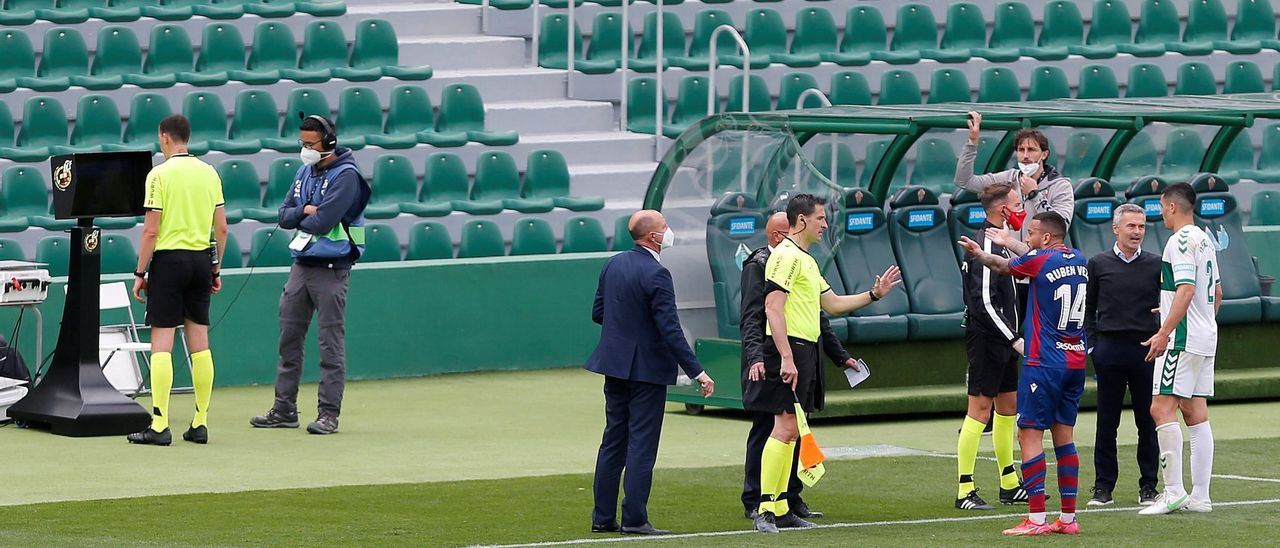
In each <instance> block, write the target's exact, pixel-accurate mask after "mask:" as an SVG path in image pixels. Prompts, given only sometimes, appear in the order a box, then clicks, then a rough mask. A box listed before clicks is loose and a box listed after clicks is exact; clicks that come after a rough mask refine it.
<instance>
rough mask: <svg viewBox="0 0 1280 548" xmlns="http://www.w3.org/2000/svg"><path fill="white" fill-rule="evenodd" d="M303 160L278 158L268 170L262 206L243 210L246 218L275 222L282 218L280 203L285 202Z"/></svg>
mask: <svg viewBox="0 0 1280 548" xmlns="http://www.w3.org/2000/svg"><path fill="white" fill-rule="evenodd" d="M299 167H302V162H301V161H299V160H298V159H297V158H276V159H275V160H272V161H271V167H270V168H268V170H269V171H268V172H267V192H266V193H265V194H263V195H262V206H261V207H257V208H250V209H245V210H243V215H244V217H245V218H246V219H253V220H255V221H258V222H263V223H272V224H275V223H276V221H277V220H279V218H280V214H279V210H280V204H282V203H284V198H285V196H286V195H287V194H288V193H289V189H291V188H293V183H294V180H295V176H296V175H297V174H298V168H299Z"/></svg>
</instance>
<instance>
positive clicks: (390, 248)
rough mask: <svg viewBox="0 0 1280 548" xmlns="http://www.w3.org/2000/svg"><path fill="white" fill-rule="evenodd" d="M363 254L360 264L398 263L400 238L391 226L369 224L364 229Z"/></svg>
mask: <svg viewBox="0 0 1280 548" xmlns="http://www.w3.org/2000/svg"><path fill="white" fill-rule="evenodd" d="M364 235H365V237H364V253H363V254H361V255H360V262H363V263H381V262H389V261H390V262H394V261H399V260H400V257H401V253H400V237H399V236H396V231H395V230H394V229H392V228H391V225H387V224H382V223H369V224H367V225H365V227H364Z"/></svg>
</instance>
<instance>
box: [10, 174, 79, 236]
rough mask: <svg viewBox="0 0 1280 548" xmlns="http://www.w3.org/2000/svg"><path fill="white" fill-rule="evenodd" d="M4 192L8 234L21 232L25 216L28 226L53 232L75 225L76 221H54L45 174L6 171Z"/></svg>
mask: <svg viewBox="0 0 1280 548" xmlns="http://www.w3.org/2000/svg"><path fill="white" fill-rule="evenodd" d="M0 191H2V192H3V194H4V203H5V209H6V215H5V223H6V226H5V229H6V230H8V231H17V230H21V228H17V227H19V226H21V223H19V222H18V219H19V218H24V217H25V219H26V226H34V227H40V228H47V229H49V230H66V229H68V228H71V226H72V225H74V224H75V221H58V220H54V218H53V215H52V214H51V213H50V212H49V184H48V183H47V182H46V181H45V177H44V175H42V174H41V173H40V172H39V171H37V170H36V169H34V168H31V167H29V166H11V167H9V168H8V169H6V170H5V171H4V177H3V182H0ZM26 226H22V228H26ZM15 229H16V230H15Z"/></svg>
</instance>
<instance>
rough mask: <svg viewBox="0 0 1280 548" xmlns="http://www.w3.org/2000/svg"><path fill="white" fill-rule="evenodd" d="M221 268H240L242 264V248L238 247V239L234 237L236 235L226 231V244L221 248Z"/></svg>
mask: <svg viewBox="0 0 1280 548" xmlns="http://www.w3.org/2000/svg"><path fill="white" fill-rule="evenodd" d="M219 264H221V265H222V269H223V270H226V269H228V268H240V267H243V266H244V249H242V248H241V247H240V241H239V240H237V239H236V235H235V234H232V233H230V232H228V233H227V245H225V246H223V248H222V262H221V263H219Z"/></svg>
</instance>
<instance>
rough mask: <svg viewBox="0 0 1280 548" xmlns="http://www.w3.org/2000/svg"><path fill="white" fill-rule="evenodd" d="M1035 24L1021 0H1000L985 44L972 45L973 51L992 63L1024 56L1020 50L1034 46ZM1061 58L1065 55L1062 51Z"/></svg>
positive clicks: (1028, 9) (1011, 60)
mask: <svg viewBox="0 0 1280 548" xmlns="http://www.w3.org/2000/svg"><path fill="white" fill-rule="evenodd" d="M1035 33H1036V25H1035V19H1034V18H1032V16H1031V9H1030V8H1028V7H1027V5H1026V4H1023V3H1022V2H1001V3H1000V4H997V5H996V9H995V25H994V26H993V27H992V29H991V38H990V39H989V40H988V41H987V47H985V48H974V50H973V54H974V55H976V56H978V57H982V58H984V59H986V60H988V61H991V62H995V63H1009V62H1013V61H1016V60H1018V58H1019V57H1021V56H1022V55H1024V53H1023V50H1024V49H1027V50H1028V51H1029V48H1033V47H1035V45H1036V44H1035V38H1036V36H1035ZM1062 54H1063V55H1062V57H1057V56H1054V57H1056V58H1058V59H1061V58H1063V57H1065V56H1066V51H1063V52H1062Z"/></svg>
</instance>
